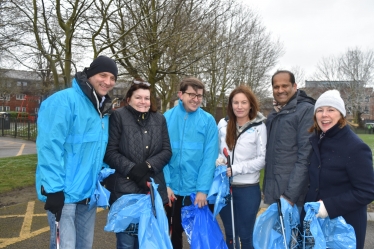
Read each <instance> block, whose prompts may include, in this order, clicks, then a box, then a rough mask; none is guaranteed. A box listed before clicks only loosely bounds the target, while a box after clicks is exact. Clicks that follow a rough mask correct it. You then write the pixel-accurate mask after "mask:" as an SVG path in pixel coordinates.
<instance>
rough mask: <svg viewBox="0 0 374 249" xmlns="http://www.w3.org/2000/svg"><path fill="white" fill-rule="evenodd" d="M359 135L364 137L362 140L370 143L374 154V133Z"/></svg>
mask: <svg viewBox="0 0 374 249" xmlns="http://www.w3.org/2000/svg"><path fill="white" fill-rule="evenodd" d="M357 135H358V136H359V137H360V138H361V139H362V141H364V143H366V144H367V145H369V147H370V148H371V151H372V153H373V155H374V134H357ZM373 161H374V160H373Z"/></svg>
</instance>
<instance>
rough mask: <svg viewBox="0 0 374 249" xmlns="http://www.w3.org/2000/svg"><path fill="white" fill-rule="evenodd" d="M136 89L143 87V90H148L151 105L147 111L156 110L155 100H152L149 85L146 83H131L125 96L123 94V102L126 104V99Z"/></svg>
mask: <svg viewBox="0 0 374 249" xmlns="http://www.w3.org/2000/svg"><path fill="white" fill-rule="evenodd" d="M138 89H144V90H149V92H150V96H151V106H150V108H149V111H150V112H157V105H156V102H155V101H154V98H153V95H152V91H151V86H149V85H148V84H142V83H140V84H134V83H133V84H132V85H131V86H130V88H129V90H128V91H127V93H126V96H125V104H126V105H128V102H127V101H128V99H129V98H131V97H132V95H133V94H134V92H135V91H136V90H138Z"/></svg>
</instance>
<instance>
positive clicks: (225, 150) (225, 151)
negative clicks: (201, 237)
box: [223, 148, 236, 249]
mask: <svg viewBox="0 0 374 249" xmlns="http://www.w3.org/2000/svg"><path fill="white" fill-rule="evenodd" d="M223 154H224V155H225V157H226V159H227V167H228V168H231V161H230V155H229V153H228V152H227V149H226V148H224V149H223ZM231 179H232V169H231V177H230V196H231V198H230V205H231V226H232V237H233V239H232V246H233V249H236V237H235V221H234V200H233V199H234V197H233V196H232V186H231Z"/></svg>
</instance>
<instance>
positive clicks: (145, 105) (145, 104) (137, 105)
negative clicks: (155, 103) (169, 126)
mask: <svg viewBox="0 0 374 249" xmlns="http://www.w3.org/2000/svg"><path fill="white" fill-rule="evenodd" d="M127 103H128V104H129V105H131V107H132V108H134V109H135V110H137V111H138V112H148V110H149V108H150V107H151V92H150V91H149V90H147V89H142V88H139V89H138V90H136V91H134V92H133V93H132V96H131V97H130V98H127Z"/></svg>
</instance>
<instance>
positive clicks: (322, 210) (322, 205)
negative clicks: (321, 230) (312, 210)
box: [316, 200, 329, 219]
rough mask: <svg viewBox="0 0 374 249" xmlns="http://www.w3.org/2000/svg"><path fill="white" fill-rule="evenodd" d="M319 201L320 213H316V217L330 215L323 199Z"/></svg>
mask: <svg viewBox="0 0 374 249" xmlns="http://www.w3.org/2000/svg"><path fill="white" fill-rule="evenodd" d="M318 202H319V209H318V213H317V214H316V217H317V218H322V219H324V218H326V217H327V216H329V214H328V213H327V210H326V207H325V204H324V203H323V201H322V200H319V201H318Z"/></svg>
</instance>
